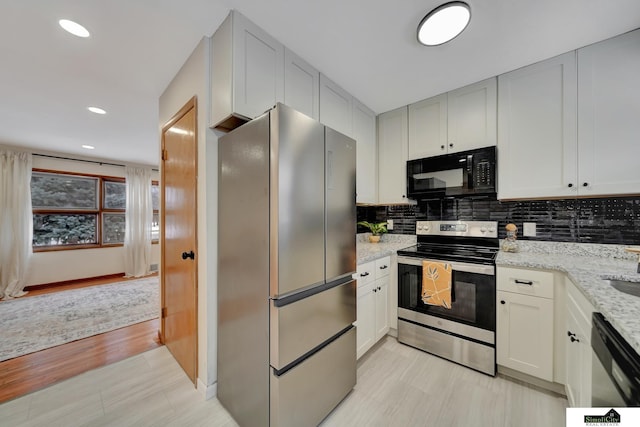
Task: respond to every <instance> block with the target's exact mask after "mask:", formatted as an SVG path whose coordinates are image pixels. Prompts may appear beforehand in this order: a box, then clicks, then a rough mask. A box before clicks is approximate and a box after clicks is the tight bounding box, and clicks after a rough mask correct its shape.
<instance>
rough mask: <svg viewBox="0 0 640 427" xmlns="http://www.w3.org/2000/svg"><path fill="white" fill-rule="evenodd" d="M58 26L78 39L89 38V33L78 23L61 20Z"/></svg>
mask: <svg viewBox="0 0 640 427" xmlns="http://www.w3.org/2000/svg"><path fill="white" fill-rule="evenodd" d="M58 24H60V26H61V27H62V28H63V29H64V30H65V31H68V32H70V33H71V34H73V35H74V36H78V37H83V38H84V37H89V35H90V34H89V31H87V29H86V28H85V27H83V26H82V25H80V24H78V23H77V22H73V21H69V20H68V19H61V20H59V21H58Z"/></svg>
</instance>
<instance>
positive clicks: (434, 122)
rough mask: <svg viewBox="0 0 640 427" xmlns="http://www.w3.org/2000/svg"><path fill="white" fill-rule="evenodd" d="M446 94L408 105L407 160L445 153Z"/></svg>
mask: <svg viewBox="0 0 640 427" xmlns="http://www.w3.org/2000/svg"><path fill="white" fill-rule="evenodd" d="M447 144H448V143H447V94H446V93H443V94H442V95H438V96H434V97H433V98H429V99H425V100H423V101H420V102H416V103H415V104H411V105H409V160H413V159H421V158H423V157H431V156H438V155H440V154H445V153H446V152H447Z"/></svg>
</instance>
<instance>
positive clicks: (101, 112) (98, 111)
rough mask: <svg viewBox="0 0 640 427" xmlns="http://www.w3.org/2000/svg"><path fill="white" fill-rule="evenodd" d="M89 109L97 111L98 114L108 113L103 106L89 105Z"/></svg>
mask: <svg viewBox="0 0 640 427" xmlns="http://www.w3.org/2000/svg"><path fill="white" fill-rule="evenodd" d="M87 110H89V111H91V112H92V113H96V114H107V112H106V111H104V110H103V109H102V108H98V107H87Z"/></svg>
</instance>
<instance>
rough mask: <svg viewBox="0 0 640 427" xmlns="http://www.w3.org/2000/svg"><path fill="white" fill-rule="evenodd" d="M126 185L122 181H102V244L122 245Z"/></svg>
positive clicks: (105, 179)
mask: <svg viewBox="0 0 640 427" xmlns="http://www.w3.org/2000/svg"><path fill="white" fill-rule="evenodd" d="M126 207H127V184H126V183H125V181H124V179H119V180H115V179H114V180H111V179H107V178H104V179H103V180H102V244H103V245H114V244H115V245H122V244H123V243H124V230H125V216H124V214H125V208H126Z"/></svg>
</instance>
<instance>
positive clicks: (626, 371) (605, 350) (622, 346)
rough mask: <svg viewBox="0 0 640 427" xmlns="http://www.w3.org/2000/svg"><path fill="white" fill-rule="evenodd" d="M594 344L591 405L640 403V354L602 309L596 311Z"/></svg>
mask: <svg viewBox="0 0 640 427" xmlns="http://www.w3.org/2000/svg"><path fill="white" fill-rule="evenodd" d="M591 347H592V349H593V358H592V379H591V386H592V394H591V406H593V407H607V408H610V407H627V406H640V356H639V355H638V353H637V352H636V351H635V350H634V349H633V348H632V347H631V346H630V345H629V344H628V343H627V342H626V341H625V340H624V338H622V336H620V334H619V333H618V331H616V330H615V329H614V328H613V326H611V324H610V323H609V322H608V321H607V320H606V319H605V318H604V316H602V314H600V313H593V327H592V329H591Z"/></svg>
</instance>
